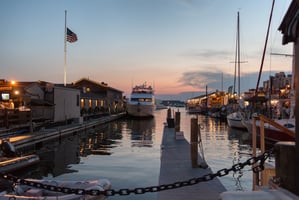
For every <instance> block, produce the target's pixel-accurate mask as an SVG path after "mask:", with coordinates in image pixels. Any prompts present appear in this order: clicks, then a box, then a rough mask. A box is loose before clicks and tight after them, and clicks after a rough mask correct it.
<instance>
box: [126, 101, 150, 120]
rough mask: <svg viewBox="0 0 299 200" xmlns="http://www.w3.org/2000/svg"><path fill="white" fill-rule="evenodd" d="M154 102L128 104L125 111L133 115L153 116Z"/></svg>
mask: <svg viewBox="0 0 299 200" xmlns="http://www.w3.org/2000/svg"><path fill="white" fill-rule="evenodd" d="M155 109H156V108H155V105H154V104H140V103H137V104H128V105H127V113H128V115H130V116H133V117H154V110H155Z"/></svg>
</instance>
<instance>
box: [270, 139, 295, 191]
mask: <svg viewBox="0 0 299 200" xmlns="http://www.w3.org/2000/svg"><path fill="white" fill-rule="evenodd" d="M295 146H296V145H295V142H277V143H276V144H275V146H274V148H275V165H276V177H277V178H279V185H280V187H282V188H285V189H287V190H289V191H291V192H293V193H296V192H298V188H296V176H294V174H295V173H296V171H297V170H298V168H297V167H296V165H295V163H296V159H295V158H296V148H295Z"/></svg>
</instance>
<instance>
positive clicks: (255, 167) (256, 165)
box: [1, 149, 273, 196]
mask: <svg viewBox="0 0 299 200" xmlns="http://www.w3.org/2000/svg"><path fill="white" fill-rule="evenodd" d="M272 153H273V149H271V150H269V151H266V152H264V153H263V154H261V155H259V156H257V157H251V158H249V159H248V160H246V161H245V162H243V163H237V164H235V165H233V166H232V167H231V168H229V169H227V168H224V169H221V170H218V171H217V172H216V173H209V174H206V175H203V176H202V177H198V178H192V179H189V180H187V181H179V182H175V183H171V184H165V185H159V186H151V187H146V188H135V189H120V190H114V189H109V190H105V191H101V190H84V189H72V188H66V187H57V186H52V185H46V184H42V183H37V182H34V181H28V180H25V179H19V178H18V177H15V176H13V175H10V174H7V173H1V177H2V178H3V179H6V180H9V181H12V182H13V183H15V184H22V185H28V186H32V187H36V188H41V189H46V190H50V191H54V192H61V193H65V194H77V195H91V196H100V195H104V196H114V195H120V196H124V195H130V194H132V193H133V194H144V193H148V192H159V191H164V190H170V189H176V188H181V187H185V186H190V185H195V184H198V183H200V182H207V181H211V180H213V179H214V178H216V177H223V176H226V175H228V174H229V173H230V172H231V171H233V172H237V171H241V170H242V169H243V168H244V167H245V166H250V165H251V166H252V171H253V172H254V173H258V172H260V171H262V170H264V163H265V161H266V160H267V159H268V158H269V157H270V155H271V154H272Z"/></svg>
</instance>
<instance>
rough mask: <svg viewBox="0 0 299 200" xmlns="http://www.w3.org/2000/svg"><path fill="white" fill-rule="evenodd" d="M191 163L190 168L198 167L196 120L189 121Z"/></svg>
mask: <svg viewBox="0 0 299 200" xmlns="http://www.w3.org/2000/svg"><path fill="white" fill-rule="evenodd" d="M190 139H191V144H190V147H191V163H192V168H197V167H198V159H197V158H198V124H197V118H192V119H191V137H190Z"/></svg>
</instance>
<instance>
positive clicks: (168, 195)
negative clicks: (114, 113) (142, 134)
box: [157, 126, 226, 200]
mask: <svg viewBox="0 0 299 200" xmlns="http://www.w3.org/2000/svg"><path fill="white" fill-rule="evenodd" d="M198 161H199V163H198V164H199V165H200V164H201V163H202V162H203V159H202V158H201V156H200V155H198ZM210 173H212V170H211V169H210V168H206V169H203V168H200V167H198V168H192V163H191V150H190V143H188V141H187V140H186V139H185V138H184V136H183V135H177V134H176V132H175V129H174V128H168V127H167V126H165V127H164V132H163V139H162V144H161V166H160V177H159V185H163V184H171V183H175V182H180V181H188V180H189V179H192V178H198V177H202V176H204V175H206V174H210ZM225 191H226V189H225V187H224V186H223V185H222V184H221V182H220V181H219V179H217V178H215V179H213V180H210V181H207V182H202V183H198V184H195V185H191V186H185V187H181V188H176V189H170V190H164V191H160V192H158V195H157V199H158V200H168V199H172V200H176V199H180V200H181V199H188V200H192V199H196V200H201V199H203V200H214V199H215V200H218V199H219V195H220V193H222V192H225Z"/></svg>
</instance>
